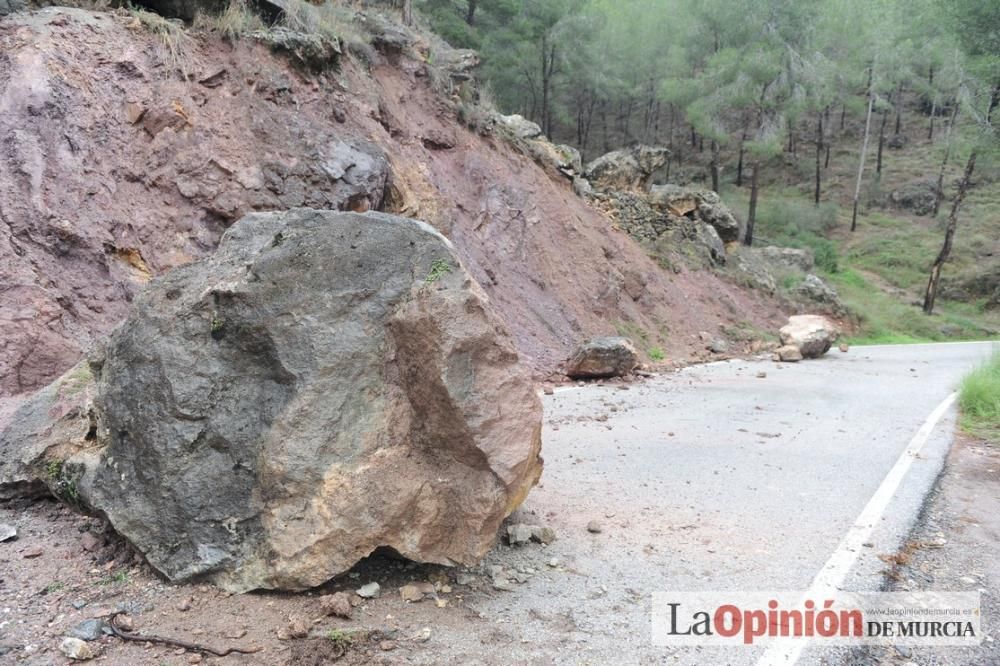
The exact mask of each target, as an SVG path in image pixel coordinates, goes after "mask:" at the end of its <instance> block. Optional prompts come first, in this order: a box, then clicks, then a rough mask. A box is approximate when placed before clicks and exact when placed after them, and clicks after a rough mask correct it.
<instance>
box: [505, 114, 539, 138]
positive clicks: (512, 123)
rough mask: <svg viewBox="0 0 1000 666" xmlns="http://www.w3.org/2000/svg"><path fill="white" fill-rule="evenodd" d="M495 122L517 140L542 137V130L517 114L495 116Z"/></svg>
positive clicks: (536, 124)
mask: <svg viewBox="0 0 1000 666" xmlns="http://www.w3.org/2000/svg"><path fill="white" fill-rule="evenodd" d="M497 122H498V123H499V124H500V125H503V126H504V127H506V128H507V129H508V130H510V132H511V133H512V134H513V135H514V136H516V137H517V138H519V139H526V140H527V139H536V138H538V137H540V136H541V135H542V128H541V127H539V125H538V123H533V122H531V121H530V120H528V119H527V118H525V117H524V116H522V115H519V114H516V113H515V114H513V115H510V116H503V115H498V116H497Z"/></svg>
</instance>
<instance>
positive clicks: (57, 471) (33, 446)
mask: <svg viewBox="0 0 1000 666" xmlns="http://www.w3.org/2000/svg"><path fill="white" fill-rule="evenodd" d="M95 392H96V387H95V385H94V378H93V375H92V374H91V371H90V365H89V363H88V362H87V361H86V360H83V361H80V362H79V363H77V364H76V365H75V366H74V367H73V368H71V369H70V370H68V371H67V372H66V373H65V374H64V375H63V376H62V377H59V378H58V379H56V380H55V381H53V382H52V383H51V384H49V385H48V386H46V387H43V388H41V389H39V390H38V391H36V392H35V393H34V394H32V395H31V396H30V397H29V398H28V399H27V400H25V401H24V402H22V403H21V404H20V405H19V406H18V408H17V410H16V411H15V412H14V413H13V414H12V415H11V416H10V417H9V418H8V419H7V420H6V421H5V422H3V423H0V500H7V499H13V498H18V497H20V498H26V497H28V498H30V497H37V496H41V495H46V494H50V493H51V494H53V495H56V496H57V497H60V498H62V499H64V500H66V501H68V502H71V503H74V502H76V501H77V500H78V499H79V498H78V496H77V489H76V485H75V473H74V472H73V468H72V467H69V466H65V465H64V461H66V460H68V459H70V458H75V459H77V460H81V459H82V457H83V456H84V455H85V453H86V452H87V451H88V450H89V449H91V448H92V447H93V446H94V445H96V433H97V425H96V415H95V413H94V405H93V400H94V394H95Z"/></svg>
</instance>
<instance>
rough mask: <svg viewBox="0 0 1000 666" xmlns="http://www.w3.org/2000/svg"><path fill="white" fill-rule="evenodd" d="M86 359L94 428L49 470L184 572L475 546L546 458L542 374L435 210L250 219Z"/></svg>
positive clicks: (318, 573)
mask: <svg viewBox="0 0 1000 666" xmlns="http://www.w3.org/2000/svg"><path fill="white" fill-rule="evenodd" d="M90 367H91V368H93V370H94V376H95V382H96V398H95V399H94V402H93V415H92V416H91V419H90V420H91V422H92V423H93V424H96V425H95V426H93V427H92V428H90V429H89V430H88V431H87V433H86V434H85V435H84V441H85V442H86V446H84V447H81V448H80V449H78V451H77V452H74V451H69V450H63V451H61V452H58V454H59V456H61V457H58V458H57V457H56V455H55V453H56V452H55V450H54V449H52V448H51V446H50V447H49V451H50V453H49V456H50V457H49V460H48V461H45V462H37V461H36V462H35V463H34V468H43V469H53V470H55V469H58V470H59V471H60V476H61V477H65V478H64V480H65V481H66V482H67V483H69V484H71V485H72V494H73V497H74V498H75V499H77V500H78V501H79V502H80V503H81V504H83V505H85V506H88V507H90V508H91V509H93V510H96V511H98V512H100V513H102V514H104V515H106V516H107V517H108V519H109V520H110V521H111V523H112V525H113V526H114V527H115V529H117V530H118V531H119V532H120V533H121V534H123V535H124V536H125V537H127V538H128V539H129V540H130V541H131V542H132V543H133V544H134V545H135V546H136V547H137V548H138V549H139V550H140V551H142V552H143V553H144V554H145V556H146V558H147V560H148V561H149V563H150V564H152V565H153V566H154V567H156V568H157V569H158V570H159V571H161V572H162V573H163V574H164V575H166V576H167V577H168V578H169V579H171V580H174V581H181V580H188V579H191V578H193V577H204V578H208V579H209V580H212V581H214V582H215V583H217V584H219V585H221V586H222V587H224V588H226V589H228V590H232V591H246V590H252V589H257V588H271V589H285V590H301V589H305V588H309V587H312V586H315V585H319V584H321V583H323V582H324V581H326V580H328V579H329V578H331V577H332V576H334V575H336V574H338V573H340V572H342V571H344V570H346V569H348V568H349V567H350V566H352V565H353V564H354V563H355V562H357V561H358V560H359V559H360V558H362V557H364V556H366V555H368V554H369V553H371V552H372V551H373V550H375V549H376V548H379V547H382V546H385V547H389V548H392V549H394V550H395V551H397V552H399V553H400V554H402V555H404V556H406V557H408V558H411V559H414V560H419V561H423V562H435V563H440V564H456V563H461V564H471V563H474V562H476V561H477V560H478V559H480V558H481V557H482V556H484V555H485V554H486V552H487V551H488V550H489V548H490V547H491V546H492V545H493V543H494V540H495V538H496V534H497V530H498V528H499V526H500V523H501V521H502V520H503V519H504V518H505V517H506V516H507V515H508V514H510V512H511V511H513V510H514V508H515V507H517V506H518V505H519V504H520V502H521V501H522V500H523V499H524V497H525V496H526V495H527V493H528V491H529V489H530V488H531V487H532V486H533V485H534V483H535V482H536V481H537V480H538V477H539V475H540V473H541V459H540V458H539V451H540V446H541V441H540V432H541V405H540V402H539V400H538V398H537V396H536V394H535V392H534V388H533V385H532V382H531V381H530V378H529V376H528V375H527V374H526V371H525V370H524V369H523V368H522V367H521V366H520V365H519V364H518V356H517V353H516V352H515V350H514V347H513V345H512V343H511V340H510V338H509V336H508V334H507V332H506V330H505V329H504V326H503V325H502V323H501V322H500V320H499V319H498V317H497V316H496V315H495V314H494V312H493V310H492V309H491V307H490V305H489V303H488V301H487V297H486V296H485V294H484V292H482V291H481V289H480V287H479V286H478V284H477V283H476V282H475V281H473V280H472V279H471V278H470V277H469V275H468V274H467V273H466V271H465V269H464V268H463V267H462V266H461V264H460V263H459V260H458V259H457V257H456V255H455V253H454V250H453V248H452V246H451V244H450V243H449V242H448V241H447V240H446V239H445V238H444V237H443V236H441V235H440V234H439V233H437V232H436V231H434V230H433V229H432V228H431V227H430V226H428V225H426V224H424V223H422V222H417V221H413V220H409V219H404V218H398V217H392V216H388V215H383V214H374V213H368V214H364V215H362V214H356V213H335V212H329V211H315V210H310V209H295V210H292V211H289V212H284V213H258V214H252V215H249V216H247V217H244V218H243V219H242V220H240V221H239V222H238V223H236V224H235V225H234V226H232V227H231V228H230V229H229V230H228V231H227V232H226V234H225V235H224V236H223V239H222V241H221V243H220V246H219V249H218V250H217V252H216V253H215V254H214V255H212V256H211V257H209V258H208V259H206V260H202V261H199V262H196V263H193V264H190V265H188V266H184V267H181V268H178V269H176V270H174V271H172V272H170V273H168V274H167V275H165V276H164V277H162V278H159V279H156V280H154V281H153V282H152V283H151V284H150V285H149V287H148V288H147V289H146V290H145V291H143V292H142V293H141V294H140V295H139V297H138V298H137V299H136V300H135V302H134V304H133V308H132V311H131V313H130V314H129V316H128V318H127V319H126V321H125V322H124V323H123V324H122V325H121V326H120V327H119V328H118V329H117V330H116V331H115V332H114V333H113V334H112V336H111V337H110V338H109V340H108V341H107V344H106V345H105V347H104V349H103V351H102V352H100V353H99V354H96V355H95V357H94V358H93V359H92V361H91V364H90ZM23 411H24V408H22V410H21V411H20V412H18V414H15V416H14V419H13V422H12V424H11V427H13V426H14V425H16V424H17V423H18V422H19V421H20V420H21V418H20V417H21V413H22V412H23ZM72 432H73V434H74V436H75V435H77V434H78V433H79V429H76V430H73V431H72ZM36 448H37V447H36Z"/></svg>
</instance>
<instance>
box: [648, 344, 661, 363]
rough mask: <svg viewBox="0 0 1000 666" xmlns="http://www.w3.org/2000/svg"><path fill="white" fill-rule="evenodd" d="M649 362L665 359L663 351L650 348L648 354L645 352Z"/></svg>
mask: <svg viewBox="0 0 1000 666" xmlns="http://www.w3.org/2000/svg"><path fill="white" fill-rule="evenodd" d="M647 355H648V356H649V360H650V361H654V362H659V361H662V360H663V359H665V358H666V355H665V354H664V353H663V350H662V349H660V348H659V347H650V349H649V352H647Z"/></svg>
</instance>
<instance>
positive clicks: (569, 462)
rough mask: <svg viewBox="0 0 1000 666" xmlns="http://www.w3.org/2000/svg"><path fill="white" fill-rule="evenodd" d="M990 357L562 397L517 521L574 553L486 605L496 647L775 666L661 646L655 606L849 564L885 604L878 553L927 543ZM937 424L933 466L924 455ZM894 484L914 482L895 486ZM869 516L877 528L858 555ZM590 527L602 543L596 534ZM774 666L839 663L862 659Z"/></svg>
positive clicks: (833, 360)
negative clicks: (958, 412) (662, 599)
mask: <svg viewBox="0 0 1000 666" xmlns="http://www.w3.org/2000/svg"><path fill="white" fill-rule="evenodd" d="M990 349H991V345H990V344H989V343H968V344H934V345H907V346H878V347H855V348H853V349H851V350H850V351H849V352H848V353H841V352H838V351H836V350H833V351H831V352H830V353H828V354H827V355H826V356H825V357H823V358H822V359H819V360H814V361H806V362H802V363H798V364H777V363H774V362H772V361H769V360H759V361H738V360H737V361H729V362H722V363H714V364H709V365H704V366H696V367H692V368H688V369H685V370H683V371H680V372H677V373H674V374H670V375H665V376H661V377H658V378H656V379H653V380H650V381H648V382H645V383H643V384H640V385H632V386H631V388H630V389H629V390H621V389H619V388H616V387H614V386H595V385H588V386H586V387H582V388H577V387H571V388H564V389H560V390H557V392H556V393H555V395H552V396H547V397H546V398H545V409H546V428H545V434H544V451H543V452H544V456H545V459H546V468H545V474H544V476H543V482H542V484H541V485H540V486H539V487H538V488H536V489H535V490H534V491H533V492H532V494H531V495H530V496H529V498H528V500H527V502H526V503H525V505H524V506H523V507H522V509H521V510H519V512H518V515H517V516H515V518H516V519H517V518H519V519H523V520H524V521H525V522H534V523H544V524H547V525H550V526H552V527H553V528H555V530H556V532H557V533H558V535H559V540H558V541H556V542H555V544H553V545H552V546H549V547H548V548H546V549H545V550H544V553H541V554H539V555H538V557H536V558H535V559H536V560H537V561H542V560H543V559H544V558H550V557H557V558H558V561H559V565H558V567H554V568H549V569H546V567H545V566H540V568H541V569H542V572H541V573H540V574H539V575H535V576H533V577H532V578H531V579H530V580H529V581H528V582H526V583H525V584H523V585H520V586H518V587H517V588H516V589H515V591H513V592H509V593H498V594H497V595H495V596H490V597H486V598H480V599H477V600H475V601H474V602H473V606H474V608H475V611H476V612H477V613H478V617H479V618H480V619H484V620H487V621H488V623H489V624H490V625H492V626H495V627H502V628H504V630H503V633H501V634H500V636H501V638H500V639H496V640H494V641H493V642H500V643H503V644H504V646H503V650H502V652H501V653H500V654H499V655H498V656H499V657H500V661H501V662H503V663H521V662H531V663H543V662H559V663H595V664H596V663H670V664H675V663H676V664H756V663H758V662H759V660H760V659H761V658H762V656H763V655H764V651H763V650H761V649H759V648H740V649H727V650H722V649H719V648H687V647H685V648H663V647H654V646H653V645H652V644H651V635H650V632H651V630H650V608H651V595H652V593H653V592H656V591H663V592H677V591H723V592H725V591H768V590H798V591H803V590H806V589H808V588H809V587H810V586H811V585H812V584H813V582H814V580H815V579H816V578H817V576H818V575H819V574H821V572H823V570H824V567H827V565H828V564H829V562H830V560H831V556H832V555H834V553H839V561H840V566H843V572H842V573H843V575H842V576H840V577H838V578H837V580H838V583H839V584H841V586H842V587H844V588H845V589H853V590H859V591H860V590H875V589H880V587H881V585H882V584H883V576H882V573H881V572H882V571H883V570H884V569H886V564H885V563H884V562H883V561H882V560H880V559H879V557H878V556H879V555H884V554H890V553H894V552H896V551H897V549H898V547H899V546H900V545H901V543H902V542H903V540H904V539H905V538H906V536H907V535H908V533H909V531H910V530H911V528H912V527H913V524H914V522H915V520H916V517H917V515H918V512H919V510H920V507H921V505H922V504H923V502H924V498H925V497H926V495H927V492H928V491H929V490H930V488H931V486H932V485H933V483H934V480H935V479H936V478H937V476H938V474H939V473H940V470H941V466H942V462H943V459H944V456H945V455H946V453H947V451H948V447H949V446H950V444H951V441H952V438H953V433H954V421H955V408H954V406H953V405H952V406H948V407H947V408H946V409H945V408H944V406H942V401H944V400H945V399H946V398H947V397H948V396H949V394H951V393H952V392H953V391H954V390H955V389H956V387H957V384H958V382H959V380H960V379H961V377H962V376H963V375H964V374H965V373H966V372H967V371H968V370H969V369H971V368H972V367H974V365H975V364H977V363H978V362H979V361H980V360H982V359H984V358H985V357H986V356H987V355H988V354H989V352H990ZM761 373H764V374H766V376H759V375H760V374H761ZM936 409H937V410H938V412H939V415H940V419H939V420H937V421H936V422H935V423H934V424H933V426H934V427H933V429H930V428H929V426H930V424H927V420H928V417H929V416H930V415H931V414H932V412H934V411H935V410H936ZM922 427H923V431H924V432H923V433H922V434H921V436H920V437H918V438H917V439H919V440H920V441H919V442H917V443H918V444H920V445H921V448H920V451H919V453H918V454H916V455H911V454H905V455H904V452H905V451H906V450H907V447H908V446H912V445H913V444H914V438H915V436H916V435H917V434H918V432H919V431H921V428H922ZM911 451H912V449H911ZM901 460H905V463H900V461H901ZM894 469H895V471H894V472H893V470H894ZM900 474H901V475H900ZM893 475H897V476H898V479H897V481H898V486H897V485H896V484H894V483H888V484H887V483H886V482H885V480H886V478H887V476H890V477H892V476H893ZM880 488H881V490H880ZM876 494H879V495H881V496H883V499H884V500H885V501H884V502H879V501H873V500H872V498H873V496H876ZM873 505H878V506H873ZM866 506H867V507H868V508H867V510H866ZM864 511H867V514H863V512H864ZM873 511H874V513H872V512H873ZM862 515H866V516H867V518H868V523H867V526H866V527H864V529H862V530H861V532H858V533H857V534H856V535H855V536H857V538H858V540H857V542H856V543H853V545H852V543H851V541H850V539H847V540H846V544H847V547H846V550H845V548H844V547H843V546H842V543H844V542H845V537H846V536H847V535H848V533H849V531H850V530H852V526H855V522H856V521H857V520H858V518H859V516H862ZM873 516H874V517H873ZM590 521H598V522H599V523H600V524H601V532H600V533H592V532H590V531H588V529H587V524H588V522H590ZM854 529H855V532H857V530H858V529H859V528H858V527H856V526H855V527H854ZM861 539H863V540H864V545H863V546H862V547H859V544H860V543H861ZM513 550H514V549H510V548H500V549H498V550H497V551H496V552H495V553H494V554H493V555H491V558H490V562H488V563H487V566H489V565H490V564H493V565H505V564H507V565H509V564H510V559H511V558H512V557H515V556H514V555H511V554H510V553H511V552H513ZM525 552H526V551H525ZM517 557H520V558H521V560H524V557H526V555H517ZM835 559H836V558H835ZM845 562H846V563H847V565H849V566H847V565H845V564H844V563H845ZM522 564H523V562H522ZM504 637H506V638H509V639H510V640H506V639H504ZM442 638H443V640H442V642H441V644H444V645H448V644H449V636H448V635H447V632H445V635H444V636H442ZM453 638H454V642H453V643H452V649H447V650H445V654H441V653H438V655H437V656H438V657H442V658H447V657H448V655H449V654H450V655H451V656H453V657H456V658H459V657H461V656H463V655H464V656H465V657H472V656H473V655H476V656H477V657H478V659H477V661H479V660H481V659H482V658H483V656H484V653H483V652H482V651H481V648H480V650H479V651H477V649H476V647H475V646H473V645H470V644H469V642H468V638H469V637H468V636H467V635H466V636H463V637H461V638H460V637H459V636H458V634H456V635H455V636H453ZM483 640H484V643H488V642H490V641H488V640H486V639H485V638H484V639H483ZM486 654H489V653H488V652H487V653H486ZM769 654H770V653H769ZM768 658H769V659H774V662H773V663H791V661H796V660H797V663H799V664H811V663H839V662H841V661H842V660H843V655H841V654H838V653H834V652H825V653H821V652H820V651H819V650H818V649H806V650H805V652H804V653H803V654H802V655H792V657H791V658H789V656H788V655H774V654H770V656H769V657H768ZM486 661H491V658H490V657H488V656H487V657H486Z"/></svg>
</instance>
